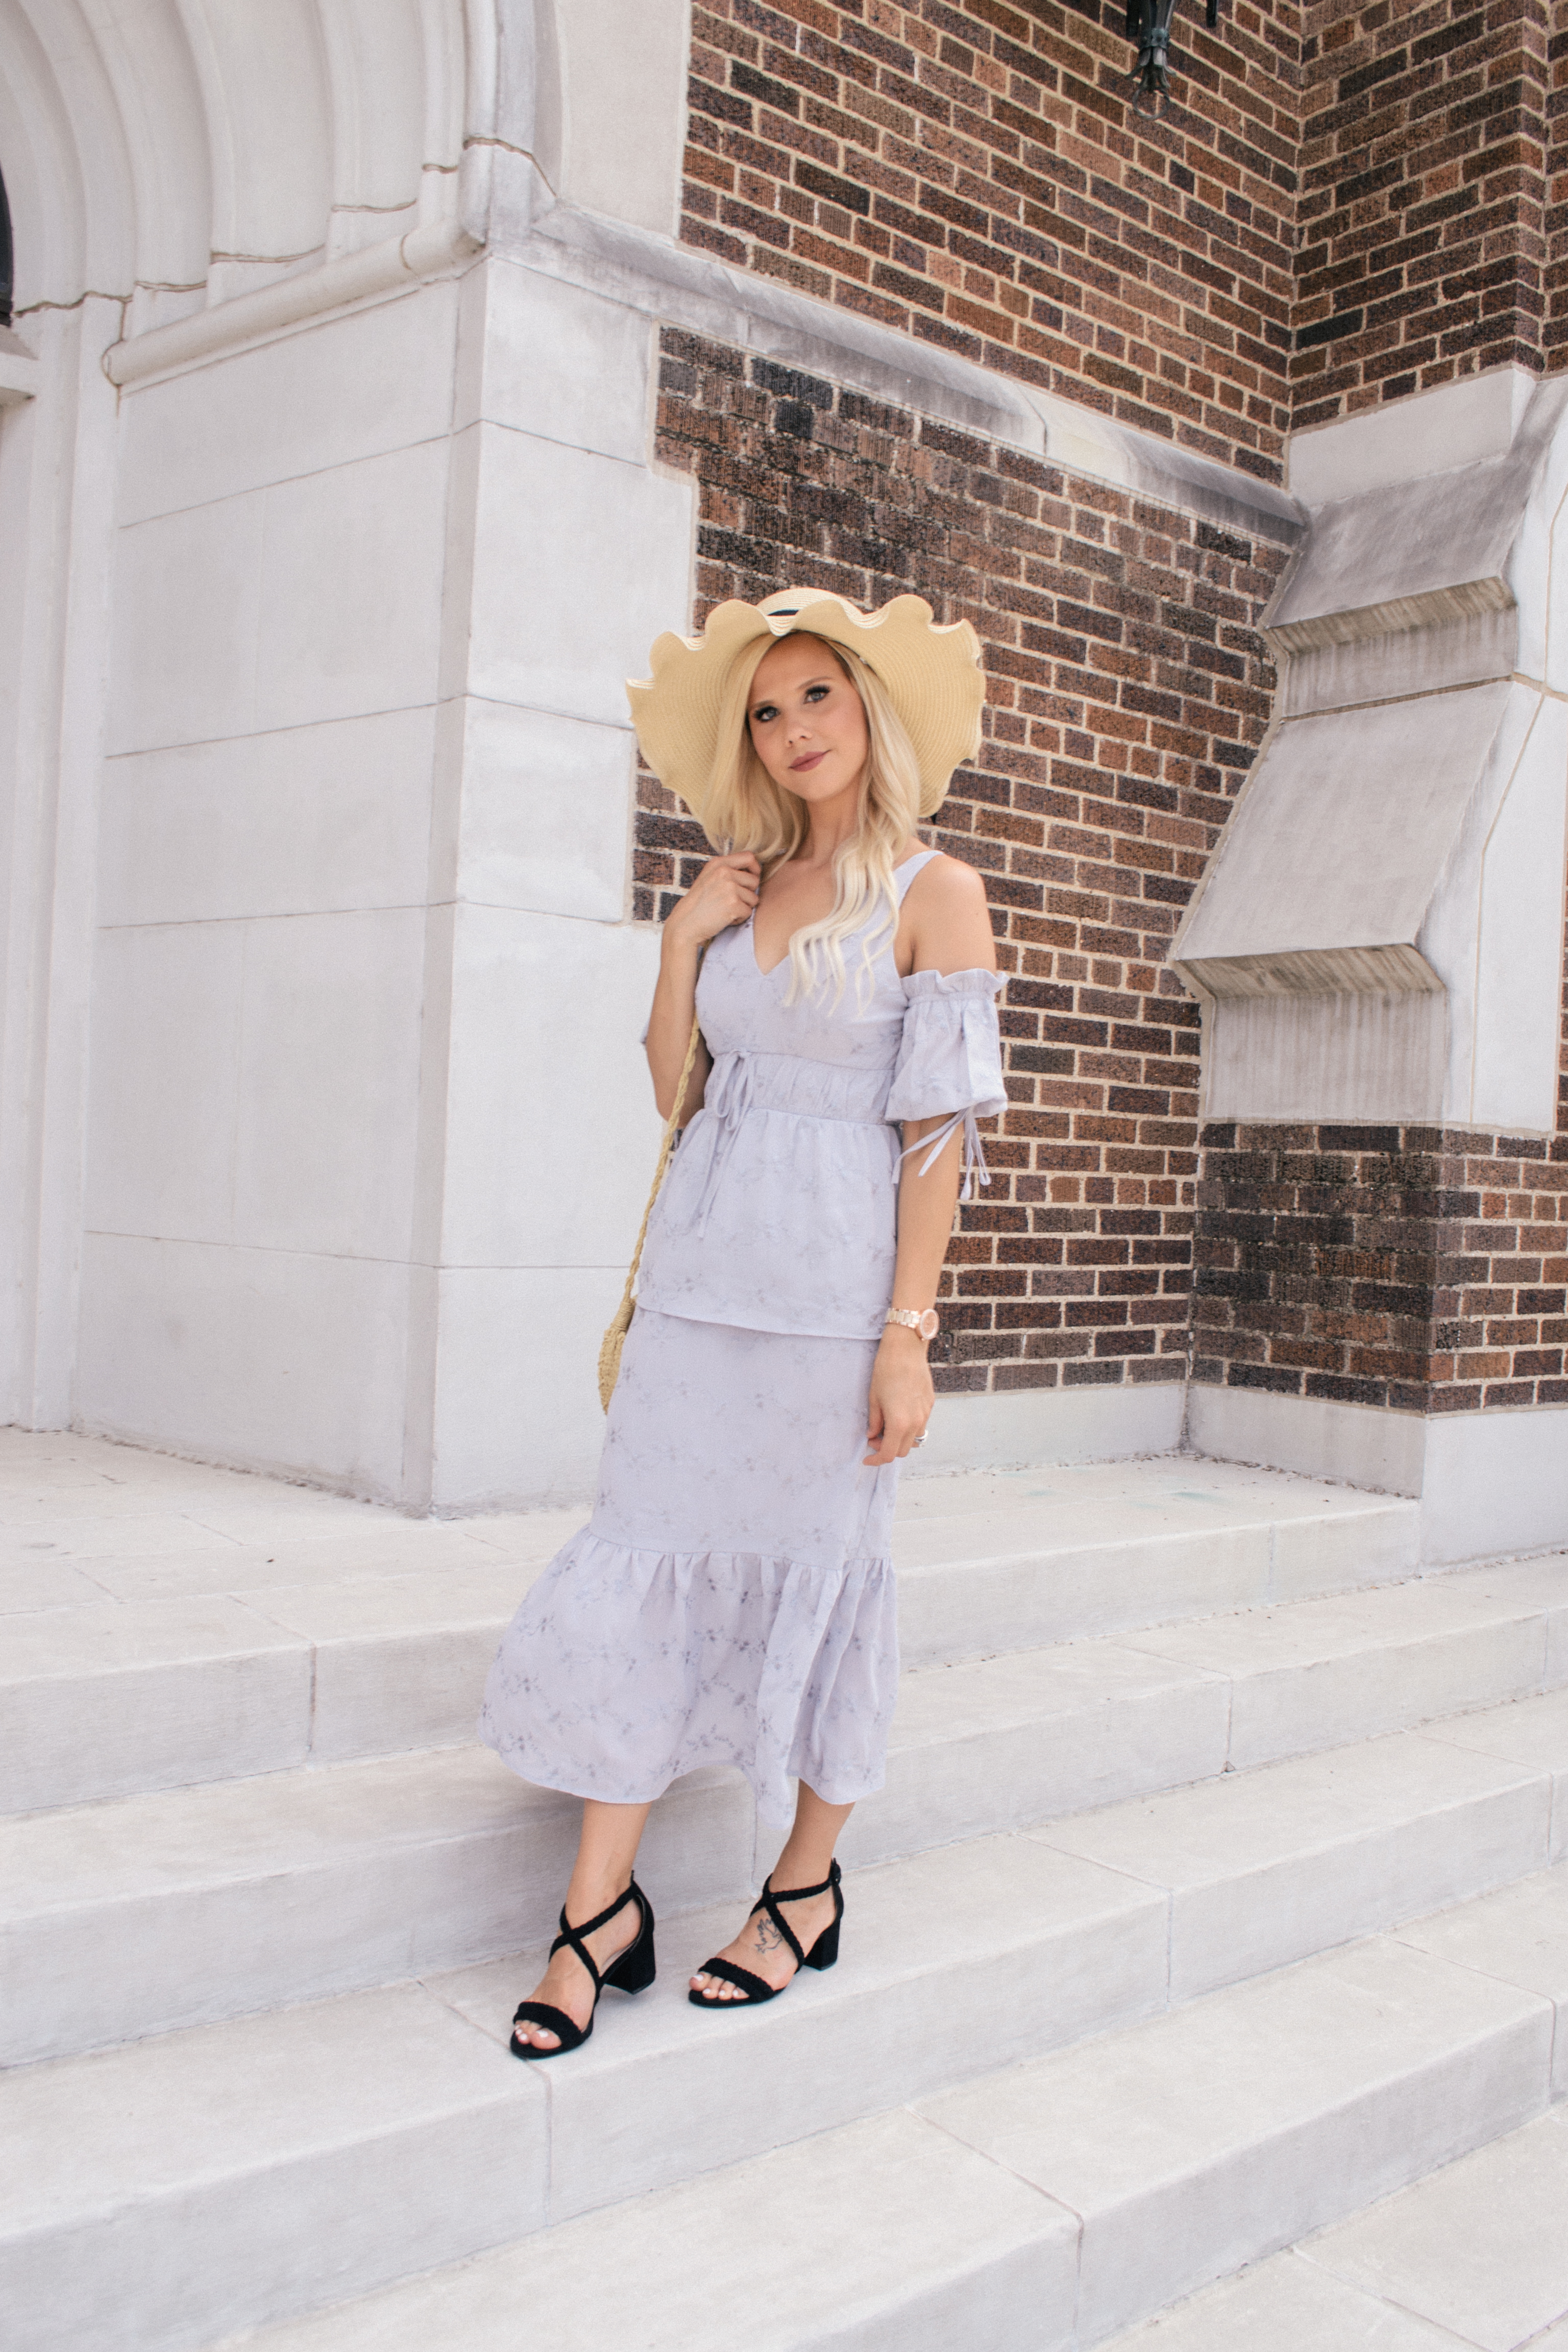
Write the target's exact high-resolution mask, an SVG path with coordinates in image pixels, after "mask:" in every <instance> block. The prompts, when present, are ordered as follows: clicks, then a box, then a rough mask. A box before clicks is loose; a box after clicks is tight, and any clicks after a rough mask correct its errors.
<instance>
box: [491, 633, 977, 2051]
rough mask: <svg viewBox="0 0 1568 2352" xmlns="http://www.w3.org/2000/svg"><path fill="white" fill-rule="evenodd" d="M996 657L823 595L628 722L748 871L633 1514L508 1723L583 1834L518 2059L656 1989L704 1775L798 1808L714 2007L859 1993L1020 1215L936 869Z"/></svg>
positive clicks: (716, 869) (662, 1233)
mask: <svg viewBox="0 0 1568 2352" xmlns="http://www.w3.org/2000/svg"><path fill="white" fill-rule="evenodd" d="M978 653H979V648H978V645H977V642H976V640H975V637H974V633H973V630H972V629H971V628H970V627H969V625H968V624H967V623H966V622H960V623H958V624H956V625H953V626H952V627H948V628H938V627H935V626H933V625H932V622H931V608H930V606H929V605H927V604H923V603H922V602H921V599H920V598H919V597H916V596H900V597H897V598H895V599H894V601H893V602H892V603H891V604H889V605H887V606H885V607H884V608H883V610H882V611H881V612H880V613H877V614H863V613H860V612H858V611H857V610H856V608H855V607H854V606H853V605H850V604H846V603H845V602H844V601H843V600H842V599H841V598H838V597H834V596H828V595H826V594H824V593H822V592H820V591H816V590H798V591H797V590H788V591H785V592H784V593H782V594H779V595H776V596H771V597H769V598H768V599H767V600H766V601H765V602H764V603H763V604H761V605H750V604H723V605H721V606H720V607H719V609H718V610H717V611H716V612H715V613H714V614H712V615H711V617H710V620H709V622H708V625H707V627H706V629H705V631H704V632H703V635H702V636H701V637H700V638H690V639H687V638H680V637H676V636H673V635H667V636H664V637H661V638H660V639H659V641H658V645H657V646H655V647H654V651H653V672H654V674H653V677H652V678H651V679H649V680H648V681H647V682H646V683H645V684H643V685H640V686H634V687H632V688H631V689H630V692H631V696H632V703H633V714H634V718H635V719H636V723H637V733H638V737H639V740H640V741H641V744H642V748H643V751H644V755H645V757H646V758H647V761H648V763H649V765H650V766H651V767H652V768H653V769H654V771H655V772H656V773H657V774H658V775H659V776H660V777H662V778H663V780H664V781H665V782H667V783H668V784H669V785H670V786H671V788H672V789H673V790H674V791H676V792H678V793H679V794H680V795H681V797H682V798H683V799H684V800H685V801H686V803H687V804H688V805H689V807H690V808H691V809H692V810H693V812H694V813H695V814H697V815H698V816H699V817H700V820H701V822H702V824H703V827H704V830H705V831H706V833H707V835H708V836H709V839H710V841H713V842H716V843H717V842H723V843H724V845H725V846H724V852H723V854H722V855H721V856H715V857H713V858H712V859H710V862H709V863H708V864H707V865H706V866H703V868H702V870H701V872H700V874H699V876H698V877H697V880H696V881H695V882H694V883H693V885H692V887H691V888H690V889H689V891H688V892H687V894H686V896H685V898H682V899H681V900H680V902H679V905H678V906H677V907H676V908H674V909H673V911H672V912H671V914H670V915H669V917H668V920H667V922H666V923H665V926H664V938H663V949H662V953H661V957H660V964H659V977H658V987H657V989H656V991H655V992H654V1001H653V1011H652V1013H651V1015H650V1017H649V1022H648V1028H647V1041H646V1042H647V1057H648V1064H649V1067H650V1069H651V1071H652V1075H653V1082H654V1091H655V1094H656V1096H657V1097H658V1106H659V1108H660V1110H661V1111H662V1112H663V1113H664V1114H665V1116H666V1117H667V1118H668V1116H669V1114H670V1112H671V1110H672V1108H674V1107H675V1101H676V1096H677V1092H678V1088H679V1082H680V1076H681V1072H682V1069H683V1066H685V1065H686V1063H687V1061H688V1055H689V1046H690V1044H691V1032H692V1025H693V1008H694V1006H695V1013H696V1017H697V1019H698V1021H699V1022H700V1030H701V1039H700V1045H699V1046H698V1048H697V1050H696V1052H695V1055H694V1057H693V1059H692V1063H691V1067H690V1070H689V1076H688V1078H687V1084H686V1091H685V1095H684V1097H683V1099H682V1101H681V1105H680V1117H681V1118H683V1119H684V1120H685V1121H686V1126H685V1129H684V1133H683V1137H682V1140H681V1143H680V1148H679V1150H678V1151H677V1153H676V1155H675V1158H674V1160H673V1161H672V1162H671V1165H670V1171H669V1174H668V1178H667V1180H666V1182H665V1185H664V1188H663V1190H662V1192H660V1194H659V1196H658V1202H657V1204H656V1206H655V1210H654V1214H653V1217H652V1219H651V1221H650V1223H649V1227H648V1234H647V1247H646V1250H645V1254H644V1256H643V1260H642V1265H641V1270H640V1275H639V1279H638V1287H637V1313H636V1315H635V1316H634V1318H633V1320H632V1325H631V1329H630V1331H629V1333H628V1334H627V1338H626V1349H625V1354H624V1356H623V1359H622V1365H621V1371H620V1376H619V1379H618V1381H617V1384H616V1391H615V1393H614V1396H613V1398H612V1399H611V1402H610V1412H609V1423H608V1428H607V1432H606V1436H605V1453H604V1459H603V1464H602V1467H601V1471H600V1482H599V1496H598V1502H597V1506H596V1507H595V1512H594V1516H593V1517H592V1519H591V1520H590V1522H589V1524H588V1526H587V1527H586V1528H584V1531H583V1532H582V1533H581V1534H580V1535H578V1536H576V1537H575V1538H574V1539H573V1540H572V1541H571V1542H570V1543H569V1544H567V1546H566V1547H565V1549H564V1550H563V1551H562V1552H561V1553H560V1554H559V1555H558V1556H557V1558H556V1559H554V1560H553V1561H552V1564H551V1566H550V1567H549V1568H548V1569H547V1570H545V1572H544V1574H543V1576H542V1578H541V1579H540V1580H539V1581H538V1582H537V1583H536V1584H535V1585H534V1587H533V1589H532V1591H531V1592H530V1593H529V1595H528V1598H527V1600H526V1601H524V1602H523V1605H522V1607H521V1610H520V1611H519V1612H518V1614H517V1617H516V1619H515V1620H514V1621H513V1623H512V1624H511V1626H510V1629H509V1631H508V1633H507V1634H506V1637H505V1639H504V1641H503V1642H502V1644H501V1648H500V1654H499V1655H498V1657H497V1660H496V1663H495V1665H494V1667H493V1668H492V1670H491V1673H490V1678H489V1685H488V1687H487V1691H486V1696H485V1712H484V1718H483V1722H482V1725H481V1730H482V1734H483V1737H484V1738H486V1739H487V1740H488V1741H489V1744H490V1745H491V1746H492V1747H493V1748H496V1749H497V1750H498V1752H499V1753H500V1755H501V1756H502V1757H503V1758H504V1759H505V1760H506V1761H507V1763H509V1764H510V1766H511V1767H512V1769H514V1770H516V1771H518V1772H520V1773H521V1774H522V1775H523V1776H524V1777H525V1778H526V1779H528V1780H533V1781H536V1782H540V1783H542V1785H544V1786H545V1787H547V1788H555V1789H563V1790H568V1791H570V1792H572V1793H573V1794H574V1795H577V1796H580V1797H582V1798H583V1799H584V1807H583V1831H582V1839H581V1843H580V1845H579V1848H578V1853H577V1860H576V1865H575V1867H574V1871H573V1874H572V1880H571V1884H570V1885H569V1886H568V1888H567V1892H566V1901H565V1904H564V1906H563V1909H562V1914H561V1927H562V1933H561V1935H560V1937H558V1938H557V1941H556V1943H555V1945H554V1946H553V1947H552V1953H551V1958H550V1965H549V1967H548V1968H547V1969H546V1970H545V1973H544V1977H543V1979H542V1982H541V1983H540V1985H539V1986H538V1987H537V1989H536V1990H535V1992H534V1994H533V1996H532V1998H531V1999H530V2000H525V2001H524V2002H523V2003H522V2004H521V2007H520V2008H519V2010H518V2012H517V2017H516V2020H515V2021H514V2027H513V2033H512V2048H513V2050H514V2051H515V2052H516V2053H517V2055H518V2056H519V2057H520V2058H529V2059H540V2058H549V2057H553V2056H554V2055H555V2054H556V2053H558V2052H560V2051H563V2050H570V2049H574V2048H576V2047H577V2045H578V2044H579V2043H580V2042H584V2041H585V2040H586V2039H587V2036H588V2034H589V2033H590V2032H592V2031H593V2020H594V2011H595V2004H596V2001H597V1999H598V1993H599V1990H600V1986H601V1984H602V1983H604V1982H609V1983H612V1984H616V1985H617V1986H619V1987H620V1988H621V1989H622V1990H626V1991H628V1992H634V1991H639V1990H642V1988H643V1987H644V1986H645V1985H647V1984H648V1983H650V1982H651V1981H652V1979H653V1973H654V1963H653V1912H652V1909H651V1907H650V1906H649V1904H648V1901H647V1896H646V1895H644V1894H643V1892H642V1890H641V1888H640V1887H638V1886H637V1885H636V1883H635V1881H634V1879H633V1876H632V1866H633V1864H634V1862H635V1860H636V1856H637V1844H638V1841H639V1839H640V1837H641V1834H642V1830H643V1825H644V1822H646V1820H647V1813H648V1809H649V1806H650V1805H651V1803H652V1802H653V1801H654V1800H655V1798H656V1797H658V1795H659V1794H660V1792H661V1791H662V1790H664V1789H665V1788H666V1787H667V1786H668V1783H669V1782H670V1781H671V1780H673V1779H675V1778H676V1776H677V1775H678V1774H679V1773H682V1772H689V1771H691V1770H693V1769H695V1768H696V1767H698V1766H700V1765H704V1764H713V1763H727V1764H734V1765H738V1766H739V1767H740V1768H741V1769H742V1771H744V1772H745V1773H746V1775H747V1777H748V1778H749V1779H750V1780H751V1782H752V1788H753V1789H754V1790H755V1792H756V1797H757V1802H758V1806H759V1810H760V1811H761V1812H762V1813H763V1817H764V1818H767V1819H777V1820H781V1821H784V1820H789V1819H790V1782H791V1780H792V1779H793V1780H797V1781H798V1790H797V1793H796V1795H795V1809H794V1818H793V1826H792V1827H791V1830H790V1833H789V1838H788V1842H787V1843H786V1844H785V1846H784V1851H783V1853H781V1855H780V1857H779V1860H778V1863H777V1864H776V1865H775V1867H774V1869H773V1873H772V1875H771V1877H770V1879H769V1881H768V1883H767V1885H765V1886H764V1888H763V1895H762V1898H761V1900H760V1901H759V1903H758V1904H757V1906H755V1908H754V1909H753V1911H752V1915H751V1916H750V1918H749V1919H748V1920H747V1921H746V1923H745V1925H744V1926H743V1927H742V1928H741V1930H740V1933H739V1934H738V1935H737V1936H736V1937H735V1939H734V1941H733V1942H732V1943H731V1944H729V1945H728V1946H727V1947H726V1948H725V1949H724V1950H723V1951H722V1952H721V1953H719V1954H717V1955H716V1956H715V1957H714V1958H712V1959H710V1961H708V1962H707V1964H706V1966H705V1967H704V1968H703V1969H700V1970H699V1972H698V1973H697V1975H696V1976H694V1977H693V1978H692V1979H691V1983H690V1989H689V1990H690V1998H691V2000H693V2001H694V2002H695V2003H696V2004H697V2005H698V2006H699V2007H700V2008H713V2009H718V2008H731V2007H746V2006H754V2005H756V2004H757V2003H758V2002H760V2001H763V2000H772V1999H773V1997H774V1995H775V1994H777V1993H778V1992H781V1991H782V1990H784V1987H785V1986H786V1985H787V1984H788V1982H789V1981H790V1979H791V1978H792V1977H793V1976H794V1975H795V1971H796V1969H799V1968H800V1967H802V1966H803V1965H805V1966H810V1967H815V1968H827V1967H831V1965H832V1964H833V1961H834V1960H835V1958H837V1948H838V1922H839V1920H840V1918H841V1917H842V1916H843V1909H844V1902H843V1895H842V1893H841V1891H840V1887H839V1875H838V1865H837V1862H836V1861H835V1860H834V1848H835V1846H836V1844H837V1840H838V1836H839V1832H841V1830H842V1829H843V1826H844V1823H845V1822H846V1821H847V1819H848V1817H849V1813H850V1811H851V1808H852V1807H853V1805H854V1804H855V1802H856V1801H857V1800H858V1799H859V1798H860V1797H863V1796H868V1795H870V1794H871V1792H872V1791H873V1790H876V1789H878V1788H879V1787H880V1786H881V1784H882V1778H883V1762H884V1757H885V1752H886V1748H887V1736H888V1725H889V1717H890V1716H891V1713H892V1706H893V1698H894V1693H895V1687H896V1684H897V1679H898V1648H897V1639H896V1633H895V1629H894V1617H893V1583H892V1570H891V1566H890V1563H889V1533H890V1522H891V1517H892V1509H893V1498H894V1491H895V1487H896V1485H897V1480H898V1465H899V1463H900V1461H901V1460H902V1459H903V1458H904V1456H905V1455H907V1454H909V1452H910V1448H911V1447H912V1446H915V1445H918V1444H921V1443H923V1440H924V1436H925V1427H926V1423H927V1421H928V1419H929V1418H930V1414H931V1403H932V1394H933V1392H932V1387H931V1373H930V1370H928V1368H927V1363H926V1349H927V1345H928V1343H929V1340H930V1339H931V1335H932V1333H933V1332H934V1331H935V1329H936V1323H937V1318H936V1316H935V1314H934V1311H933V1310H932V1302H933V1301H934V1299H935V1297H936V1291H937V1285H938V1282H939V1280H940V1277H941V1273H942V1260H943V1257H944V1255H945V1254H946V1249H947V1243H948V1237H949V1234H950V1233H951V1230H952V1213H953V1206H954V1202H955V1200H956V1197H957V1193H958V1189H959V1182H960V1174H961V1168H960V1163H961V1160H967V1161H968V1163H969V1165H970V1167H971V1169H972V1170H973V1171H976V1172H978V1173H979V1175H980V1177H981V1180H982V1181H984V1162H983V1160H981V1157H980V1151H979V1141H978V1137H977V1135H976V1133H975V1127H974V1121H975V1118H976V1117H985V1116H987V1115H989V1114H990V1113H993V1112H995V1111H998V1110H1001V1109H1002V1108H1004V1107H1005V1095H1004V1092H1003V1087H1002V1083H1001V1073H1000V1057H999V1053H998V1047H997V1036H996V1013H995V994H996V991H997V989H998V988H999V987H1000V985H1001V982H999V980H998V979H997V977H996V971H995V961H996V959H995V950H994V945H993V940H992V933H991V924H990V919H989V916H988V913H987V910H986V905H985V896H984V887H983V886H982V883H981V881H980V878H979V877H978V876H977V875H976V874H974V873H973V871H972V870H971V869H970V868H969V867H968V866H964V865H962V864H960V863H959V862H958V861H957V860H956V859H953V858H950V857H945V856H940V855H938V854H937V853H936V852H934V851H930V850H923V849H922V847H921V842H920V840H919V838H918V837H917V835H916V833H915V826H916V824H917V823H919V822H921V820H923V819H925V818H928V817H930V816H931V814H933V813H934V811H935V809H936V808H937V806H938V805H939V804H940V803H941V801H942V796H943V794H944V793H945V792H946V790H947V786H948V782H949V780H950V778H951V775H952V769H953V767H954V765H955V764H956V762H957V761H959V760H960V759H963V758H966V757H969V756H971V755H972V754H973V751H974V750H975V749H976V747H977V744H978V740H979V730H980V710H981V705H982V703H983V701H984V679H983V677H982V675H981V672H980V668H979V661H978ZM731 842H732V843H733V844H734V846H733V847H731ZM890 1122H900V1123H901V1126H902V1136H901V1139H900V1136H899V1134H898V1131H897V1129H896V1128H895V1127H894V1125H892V1124H890ZM569 1923H570V1924H569Z"/></svg>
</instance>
